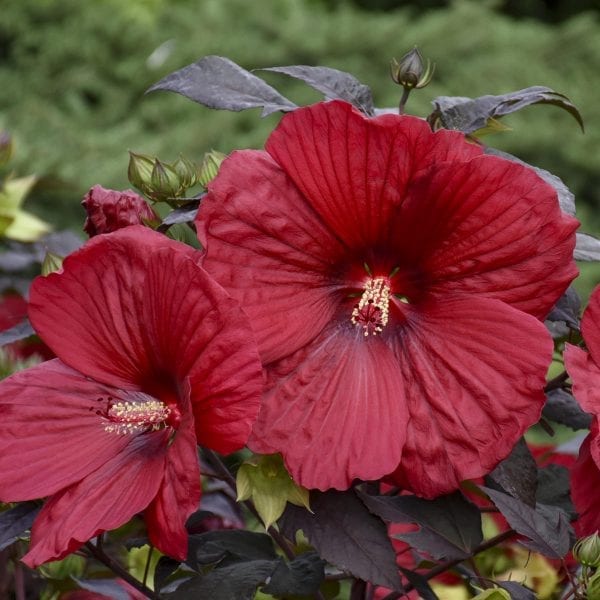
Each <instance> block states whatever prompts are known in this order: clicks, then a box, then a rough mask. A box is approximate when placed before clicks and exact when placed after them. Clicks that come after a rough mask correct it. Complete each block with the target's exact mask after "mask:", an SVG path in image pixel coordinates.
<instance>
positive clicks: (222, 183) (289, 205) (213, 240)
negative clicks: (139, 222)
mask: <svg viewBox="0 0 600 600" xmlns="http://www.w3.org/2000/svg"><path fill="white" fill-rule="evenodd" d="M197 225H198V231H199V237H200V240H201V242H202V245H203V246H205V247H206V255H205V257H204V259H203V266H204V267H205V268H206V269H207V270H208V271H209V272H210V273H211V274H214V276H215V277H216V278H217V280H218V281H219V282H220V283H221V284H222V285H224V286H225V287H226V288H227V290H228V291H229V292H230V293H231V294H232V295H233V296H234V297H235V298H236V299H237V300H239V301H240V303H241V305H242V307H243V309H244V311H245V312H246V313H247V314H248V316H249V317H250V321H251V323H252V326H253V329H254V331H255V332H256V335H257V341H258V345H259V350H260V353H261V357H262V359H263V361H264V362H266V363H269V362H271V361H273V360H276V359H278V358H281V357H282V356H285V355H287V354H289V353H291V352H293V351H295V350H297V349H298V348H301V347H302V346H304V345H305V344H307V343H308V342H310V341H311V340H312V339H313V338H314V337H315V336H316V335H317V334H318V333H319V332H320V331H321V330H322V329H323V327H324V326H325V324H326V323H327V322H328V321H329V320H330V318H331V316H332V314H333V311H334V308H335V307H334V304H333V301H332V299H331V297H330V294H331V293H332V292H334V291H335V289H336V288H337V286H336V283H335V280H334V281H332V282H331V283H330V281H329V280H330V277H329V272H330V270H331V268H332V265H334V264H335V262H336V260H337V259H339V258H340V257H341V256H343V254H344V253H345V252H346V250H345V249H344V247H343V246H342V244H340V242H339V241H338V240H337V239H336V238H335V236H334V235H332V233H331V232H330V231H329V230H328V229H327V228H326V227H325V226H324V224H323V222H322V221H321V220H320V218H319V217H318V216H317V215H316V214H315V212H314V210H313V209H312V208H311V207H310V205H309V204H308V203H307V202H306V200H305V199H304V198H303V197H302V196H301V195H300V193H299V192H298V190H297V188H296V186H294V184H293V183H292V182H291V181H290V180H289V178H288V177H287V176H286V174H285V173H284V172H283V171H282V170H281V168H280V167H279V166H277V164H276V163H275V162H274V161H273V160H272V159H271V158H270V157H269V156H268V155H267V154H266V153H264V152H253V151H246V152H235V153H234V154H233V155H232V156H231V157H230V158H228V159H227V160H226V161H225V162H224V163H223V165H222V167H221V170H220V172H219V177H218V178H217V179H216V180H215V181H214V182H213V183H212V184H211V186H210V193H209V195H208V196H207V197H206V198H205V199H204V200H203V202H202V208H201V210H200V213H199V220H198V222H197ZM283 314H285V315H286V321H285V327H282V322H281V315H283Z"/></svg>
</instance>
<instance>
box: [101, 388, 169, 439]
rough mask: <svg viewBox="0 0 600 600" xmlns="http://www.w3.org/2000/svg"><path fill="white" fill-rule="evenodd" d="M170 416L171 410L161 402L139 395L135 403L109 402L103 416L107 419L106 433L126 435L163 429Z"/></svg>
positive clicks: (125, 401)
mask: <svg viewBox="0 0 600 600" xmlns="http://www.w3.org/2000/svg"><path fill="white" fill-rule="evenodd" d="M170 414H171V409H170V408H169V407H168V406H166V405H165V404H163V403H162V402H161V401H160V400H156V399H155V398H152V397H151V396H147V395H146V394H142V393H138V394H136V397H135V400H134V401H127V400H124V401H123V400H121V401H119V402H113V401H112V400H109V404H108V408H107V409H106V412H105V413H104V414H103V415H102V416H104V417H105V419H106V421H105V423H104V430H105V431H107V432H108V433H117V434H123V435H125V434H128V433H141V432H143V431H156V430H158V429H161V427H163V426H164V425H165V421H166V420H167V418H168V417H169V415H170Z"/></svg>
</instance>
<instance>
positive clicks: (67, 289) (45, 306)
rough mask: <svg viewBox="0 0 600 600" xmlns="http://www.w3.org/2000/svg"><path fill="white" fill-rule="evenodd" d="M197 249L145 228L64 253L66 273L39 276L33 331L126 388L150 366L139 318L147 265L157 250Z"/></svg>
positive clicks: (91, 372) (70, 360)
mask: <svg viewBox="0 0 600 600" xmlns="http://www.w3.org/2000/svg"><path fill="white" fill-rule="evenodd" d="M165 247H168V248H170V249H171V250H172V251H173V252H181V253H182V254H186V255H188V256H193V254H194V250H192V249H191V248H190V247H189V246H185V245H184V244H179V243H177V242H174V241H172V240H169V239H168V238H166V237H165V236H164V235H161V234H159V233H155V232H153V231H151V230H150V229H148V228H147V227H142V226H139V227H138V226H132V227H127V228H125V229H122V230H120V231H118V232H115V233H111V234H108V235H100V236H97V237H95V238H94V239H92V240H90V241H89V242H88V243H87V244H86V245H85V246H84V247H83V248H82V249H81V250H79V251H78V252H75V253H74V254H72V255H71V256H69V257H67V259H66V260H65V262H64V265H63V271H62V272H60V273H53V274H51V275H49V276H48V277H38V278H37V279H36V280H35V281H34V282H33V285H32V289H31V299H30V309H29V315H30V318H31V322H32V324H33V326H34V328H35V329H36V330H37V331H38V333H39V334H40V336H41V337H42V338H43V339H44V341H45V342H46V343H47V344H48V345H49V346H50V347H51V349H52V350H53V351H54V352H55V354H56V355H57V356H58V357H59V358H60V359H61V360H62V361H63V362H65V363H66V364H68V365H69V366H70V367H72V368H74V369H77V370H78V371H80V372H81V373H84V374H85V375H88V376H90V377H93V378H94V379H96V380H98V381H101V382H104V383H108V384H111V385H115V386H117V387H123V388H129V389H131V388H132V387H136V386H137V385H141V384H142V383H143V380H144V376H145V374H146V373H147V372H148V371H150V364H149V361H148V356H147V354H146V347H145V343H144V337H143V332H144V329H145V323H144V322H143V321H142V319H141V315H143V308H144V305H145V304H146V303H147V302H148V300H149V299H148V298H144V296H143V289H144V286H143V282H144V279H145V275H146V268H147V265H148V263H149V261H150V260H151V257H152V253H153V251H154V250H156V249H159V248H165Z"/></svg>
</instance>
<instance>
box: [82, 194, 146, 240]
mask: <svg viewBox="0 0 600 600" xmlns="http://www.w3.org/2000/svg"><path fill="white" fill-rule="evenodd" d="M81 204H82V206H83V208H85V212H86V213H87V217H86V219H85V223H84V225H83V230H84V231H85V232H86V233H87V234H88V235H89V236H90V237H93V236H95V235H98V234H100V233H111V232H112V231H117V230H118V229H123V227H128V226H129V225H143V224H144V223H145V222H152V221H156V220H158V216H157V215H156V213H155V212H154V211H153V210H152V209H151V208H150V205H149V204H148V203H147V202H146V201H145V200H144V199H143V198H142V197H141V196H139V195H138V194H136V193H135V192H132V191H131V190H125V191H124V192H118V191H115V190H107V189H106V188H103V187H102V186H101V185H95V186H94V187H92V188H91V189H90V191H89V192H88V193H87V194H86V195H85V198H84V199H83V200H82V201H81Z"/></svg>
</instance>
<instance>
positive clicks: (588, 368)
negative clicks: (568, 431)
mask: <svg viewBox="0 0 600 600" xmlns="http://www.w3.org/2000/svg"><path fill="white" fill-rule="evenodd" d="M581 333H582V334H583V339H584V340H585V344H586V346H587V349H588V352H586V351H585V350H582V349H581V348H578V347H577V346H573V345H571V344H567V345H566V348H565V365H566V367H567V371H568V372H569V375H570V377H571V379H572V381H573V394H574V396H575V398H576V399H577V402H579V404H580V405H581V407H582V408H583V410H585V411H586V412H589V413H591V414H592V415H593V416H594V420H593V421H592V428H591V431H590V433H589V435H588V436H587V437H586V438H585V440H584V441H583V444H582V445H581V448H580V450H579V458H578V459H577V462H576V463H575V466H574V467H573V471H572V473H571V488H572V489H571V496H572V498H573V503H574V504H575V508H576V509H577V512H578V513H579V519H578V520H577V521H576V523H575V530H576V531H577V534H578V535H579V536H585V535H591V534H592V533H594V532H596V531H597V530H598V529H600V492H599V491H598V490H600V427H599V423H598V418H599V417H600V286H599V287H597V288H596V289H595V290H594V292H593V293H592V295H591V297H590V301H589V304H588V306H587V308H586V310H585V313H584V315H583V319H582V320H581Z"/></svg>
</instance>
